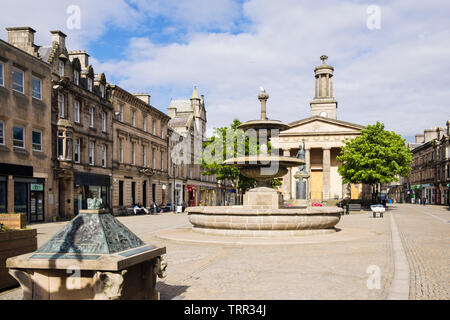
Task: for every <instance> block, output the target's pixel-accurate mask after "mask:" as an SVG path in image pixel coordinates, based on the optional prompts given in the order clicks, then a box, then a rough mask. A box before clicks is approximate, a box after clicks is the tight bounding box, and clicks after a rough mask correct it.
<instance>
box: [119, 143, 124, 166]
mask: <svg viewBox="0 0 450 320" xmlns="http://www.w3.org/2000/svg"><path fill="white" fill-rule="evenodd" d="M119 162H120V163H123V139H119Z"/></svg>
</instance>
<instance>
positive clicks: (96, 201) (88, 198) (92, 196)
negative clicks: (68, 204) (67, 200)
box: [73, 172, 111, 215]
mask: <svg viewBox="0 0 450 320" xmlns="http://www.w3.org/2000/svg"><path fill="white" fill-rule="evenodd" d="M110 186H111V179H110V177H109V176H108V175H101V174H92V173H84V172H75V173H74V191H73V197H74V199H73V201H74V214H75V215H77V214H78V213H79V211H80V210H86V209H92V208H93V207H94V206H95V207H100V208H102V209H107V208H109V207H110Z"/></svg>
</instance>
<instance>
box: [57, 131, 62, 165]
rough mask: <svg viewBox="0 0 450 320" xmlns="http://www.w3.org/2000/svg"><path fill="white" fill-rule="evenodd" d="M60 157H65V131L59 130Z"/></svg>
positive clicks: (58, 151) (58, 148)
mask: <svg viewBox="0 0 450 320" xmlns="http://www.w3.org/2000/svg"><path fill="white" fill-rule="evenodd" d="M56 152H57V154H58V159H64V131H58V144H57V150H56Z"/></svg>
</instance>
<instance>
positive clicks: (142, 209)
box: [138, 204, 148, 214]
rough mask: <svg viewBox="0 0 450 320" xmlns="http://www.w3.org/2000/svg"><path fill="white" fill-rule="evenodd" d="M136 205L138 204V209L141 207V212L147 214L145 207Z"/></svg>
mask: <svg viewBox="0 0 450 320" xmlns="http://www.w3.org/2000/svg"><path fill="white" fill-rule="evenodd" d="M138 206H139V209H141V211H142V212H143V213H145V214H148V210H147V208H145V207H144V206H143V205H142V204H138Z"/></svg>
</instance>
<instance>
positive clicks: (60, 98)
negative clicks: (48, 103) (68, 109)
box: [58, 94, 65, 118]
mask: <svg viewBox="0 0 450 320" xmlns="http://www.w3.org/2000/svg"><path fill="white" fill-rule="evenodd" d="M58 102H59V117H60V118H64V114H65V112H64V104H65V103H64V95H63V94H59V95H58Z"/></svg>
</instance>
